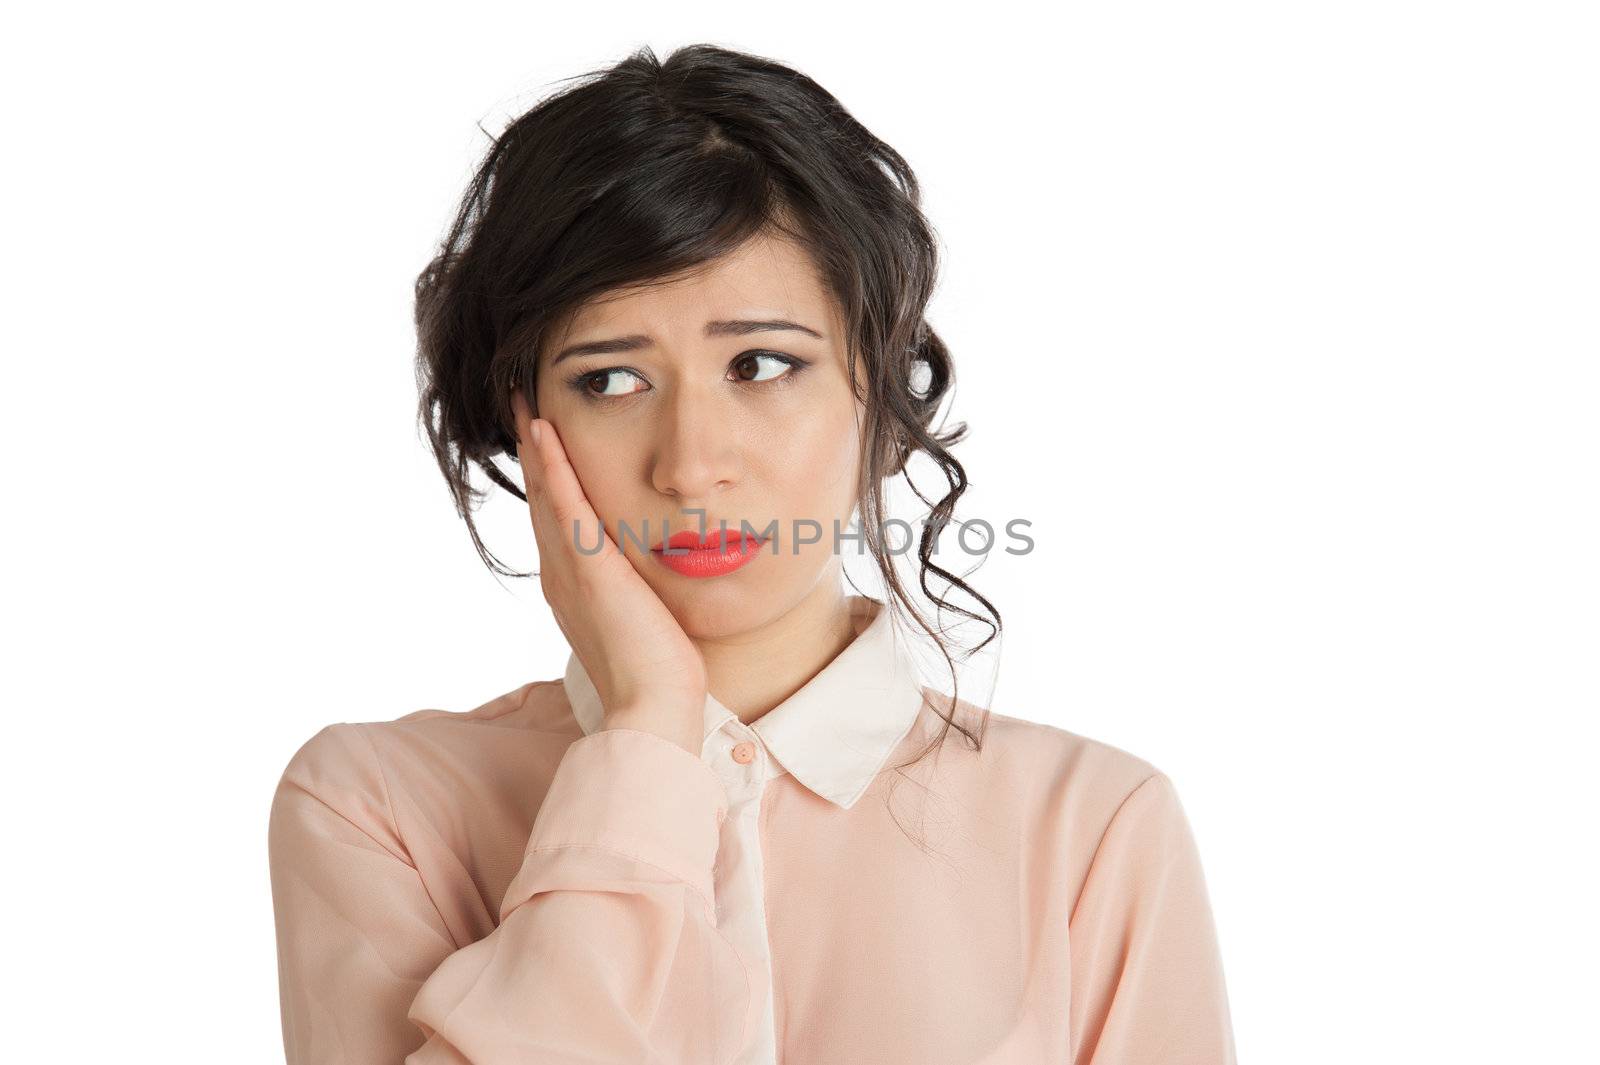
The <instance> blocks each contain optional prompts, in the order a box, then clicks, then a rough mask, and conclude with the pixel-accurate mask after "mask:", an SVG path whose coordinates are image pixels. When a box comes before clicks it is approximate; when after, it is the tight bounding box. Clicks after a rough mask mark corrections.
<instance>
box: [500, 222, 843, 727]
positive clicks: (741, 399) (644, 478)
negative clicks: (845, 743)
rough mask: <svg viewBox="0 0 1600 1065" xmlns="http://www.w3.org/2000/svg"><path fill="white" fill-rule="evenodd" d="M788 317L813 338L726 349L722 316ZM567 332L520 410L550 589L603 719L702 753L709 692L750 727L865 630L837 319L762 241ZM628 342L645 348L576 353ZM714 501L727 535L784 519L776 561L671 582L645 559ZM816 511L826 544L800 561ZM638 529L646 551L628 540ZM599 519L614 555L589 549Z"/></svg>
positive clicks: (798, 267)
mask: <svg viewBox="0 0 1600 1065" xmlns="http://www.w3.org/2000/svg"><path fill="white" fill-rule="evenodd" d="M777 320H782V321H786V322H791V323H795V324H797V325H800V326H803V327H804V330H794V329H759V330H753V329H750V328H749V327H745V328H744V329H743V330H742V331H730V330H726V329H724V330H722V331H720V332H717V331H715V330H713V332H716V333H717V335H710V336H708V335H707V332H708V330H707V323H710V322H727V321H758V322H773V321H777ZM805 330H809V331H810V332H807V331H805ZM555 332H556V335H555V337H554V338H552V339H551V340H549V341H548V342H547V343H546V345H545V350H543V351H541V352H540V355H539V363H538V370H537V378H536V382H537V383H536V390H537V396H538V402H539V408H540V409H539V417H537V418H535V417H534V414H533V411H532V410H531V408H530V407H529V406H528V403H527V401H526V399H525V397H523V396H522V395H521V394H520V393H517V394H514V395H513V399H512V404H513V408H514V411H515V416H516V427H517V439H518V448H517V451H518V456H519V458H520V461H521V465H522V471H523V480H524V484H525V485H526V489H527V495H528V507H529V516H530V519H531V522H532V524H533V529H534V535H535V538H536V539H537V541H538V546H539V559H540V564H539V580H540V585H541V589H542V591H543V593H544V597H545V600H546V602H547V603H548V604H549V605H550V608H551V611H552V612H553V613H554V615H555V617H556V621H557V624H558V625H559V626H560V627H561V630H562V633H563V635H564V636H565V637H566V638H567V641H568V643H569V644H571V646H572V649H573V651H574V653H576V654H577V656H578V659H579V660H580V661H581V662H582V663H583V666H584V669H585V670H586V671H587V672H588V674H589V676H590V678H591V679H592V680H593V681H594V684H595V688H596V691H597V692H598V694H599V696H600V701H601V705H602V706H603V707H604V708H605V727H606V728H633V729H639V730H641V731H646V732H652V733H655V734H657V735H660V736H663V737H665V738H667V739H669V740H671V741H673V742H674V743H677V744H679V745H680V746H682V747H683V748H684V749H686V750H688V751H689V752H691V753H693V754H695V755H699V754H700V752H701V742H702V739H703V736H702V729H703V716H702V715H703V712H704V705H705V696H706V693H707V692H710V693H712V694H714V695H715V696H716V698H717V699H718V701H720V702H721V703H722V704H723V705H725V706H727V707H728V708H729V709H730V710H732V711H733V712H734V713H736V714H738V716H739V718H740V720H741V721H744V722H745V723H747V724H748V723H750V722H753V721H755V720H756V719H757V718H759V717H761V716H762V715H763V714H765V713H766V712H767V711H768V710H770V709H772V707H774V706H776V705H777V704H778V703H780V702H782V701H783V700H784V699H786V698H787V697H788V696H790V695H791V694H793V693H794V692H795V691H796V690H798V689H799V688H800V687H801V686H802V685H803V684H804V683H805V682H806V681H807V680H809V679H810V678H811V677H813V676H815V675H816V673H817V672H818V671H820V670H821V669H822V667H823V666H825V665H827V663H828V662H830V661H831V660H832V659H833V658H834V657H835V656H836V655H837V654H838V653H839V652H840V651H842V650H843V649H844V648H845V647H846V646H847V645H848V644H849V643H850V641H851V640H852V639H854V637H855V635H856V632H855V627H854V625H853V623H852V620H851V615H850V611H849V600H848V598H847V597H846V596H845V594H844V592H843V590H842V589H841V587H840V565H841V559H840V558H839V556H838V555H837V554H835V553H834V551H833V546H832V529H833V522H834V521H835V520H837V521H838V522H839V524H840V526H841V527H845V526H847V524H848V521H849V519H850V516H851V514H852V512H853V510H854V507H855V502H856V493H857V489H858V486H859V472H858V471H859V463H860V456H861V446H862V440H861V420H862V416H863V414H864V410H863V407H862V405H861V403H860V401H859V400H858V399H857V397H856V396H855V394H854V393H853V391H852V389H851V386H850V380H849V378H848V376H847V367H846V359H845V350H846V347H845V343H846V342H845V337H844V328H843V323H842V321H841V320H840V316H839V313H838V310H837V305H836V304H835V302H834V300H833V298H832V296H831V294H830V293H829V292H828V290H827V288H826V286H825V285H824V283H823V281H822V279H821V278H820V276H819V275H818V274H817V272H816V269H815V267H814V265H813V264H812V262H811V260H810V258H809V256H807V255H806V254H805V252H804V251H803V249H801V248H800V247H798V246H797V245H795V244H793V243H792V242H790V241H788V240H786V239H784V238H782V237H781V236H777V235H763V236H760V237H757V238H755V239H753V240H751V241H749V242H748V243H746V244H745V245H744V246H743V247H741V248H739V249H737V250H736V251H734V252H732V253H730V254H728V255H727V256H725V257H723V258H722V259H719V260H717V261H716V262H714V263H712V264H710V265H709V266H707V267H706V268H705V269H703V270H701V271H697V272H696V273H694V274H692V275H688V276H685V277H682V278H679V279H675V280H672V281H671V282H670V283H668V284H665V285H659V286H650V287H643V288H639V289H633V290H628V291H625V292H620V293H617V294H615V295H614V296H612V297H609V298H607V299H605V300H603V301H593V302H591V303H590V304H587V305H585V306H584V307H582V308H580V309H579V311H578V312H577V313H575V314H574V315H572V316H570V318H569V319H568V320H567V321H566V322H565V323H563V325H562V327H561V328H559V329H557V330H556V331H555ZM813 332H814V333H816V334H819V336H814V335H811V333H813ZM618 338H632V341H631V342H630V345H629V346H628V349H627V350H617V349H616V348H613V350H611V351H609V352H606V353H598V352H591V353H580V354H573V355H568V356H567V357H565V358H561V357H559V356H560V355H561V353H563V352H565V351H566V350H567V349H568V348H569V347H571V346H574V345H578V344H588V343H591V342H596V341H611V340H617V339H618ZM785 357H787V358H792V359H797V360H803V361H804V362H805V363H806V364H807V365H806V366H804V368H797V367H795V366H793V365H791V364H789V363H788V362H787V361H786V358H785ZM859 370H860V368H859V367H858V373H859ZM580 377H581V378H582V380H575V379H578V378H580ZM536 426H537V427H538V429H539V434H538V435H539V439H538V441H537V442H535V440H534V438H533V431H534V428H535V427H536ZM696 508H698V509H701V510H704V511H705V521H706V525H705V528H706V529H707V530H708V531H710V530H715V529H716V528H717V526H718V523H719V521H720V520H723V519H725V520H726V522H727V526H728V528H729V529H730V530H732V531H737V530H738V529H739V527H740V526H739V523H740V521H741V520H743V521H747V522H748V523H749V524H750V526H752V527H753V528H754V529H756V530H764V529H766V528H767V526H768V525H769V523H770V522H771V521H773V520H774V519H776V520H777V521H778V528H779V530H780V532H779V537H780V539H779V550H778V552H777V553H776V554H774V553H773V552H772V550H771V548H770V547H764V548H763V549H762V550H761V552H760V553H759V555H758V556H757V557H755V558H754V559H753V560H751V561H750V562H748V563H746V564H745V565H744V566H742V567H740V568H739V569H737V570H735V571H733V572H732V573H727V574H723V575H721V576H717V577H710V578H694V577H688V576H684V575H682V574H679V573H676V572H674V571H672V570H670V569H669V568H667V567H666V566H664V565H662V564H661V562H660V561H659V560H658V559H657V558H655V557H652V556H651V554H650V552H649V550H648V548H649V546H650V545H652V544H654V543H656V542H658V541H660V540H661V539H662V538H663V536H664V535H665V534H666V533H667V532H677V531H680V530H684V529H688V530H693V531H696V532H698V531H700V530H701V525H700V519H699V518H698V517H697V516H696V515H695V514H693V513H687V512H689V511H693V510H694V509H696ZM664 519H665V520H666V521H667V523H668V524H667V528H666V529H663V520H664ZM799 519H811V520H813V521H815V522H817V523H818V524H819V525H820V526H821V528H822V536H821V541H820V542H818V543H814V544H809V545H800V546H799V547H798V553H796V546H795V543H794V536H793V534H794V529H795V522H796V521H797V520H799ZM574 521H576V522H577V523H578V527H579V530H580V531H579V533H578V534H577V535H578V537H580V539H576V540H575V538H574V532H573V522H574ZM623 521H625V522H627V524H628V527H629V528H630V529H631V530H632V531H633V532H634V533H635V534H637V535H639V536H640V537H641V538H643V539H644V540H645V546H644V547H643V548H641V547H640V546H639V544H638V543H637V542H635V541H633V540H630V539H627V538H622V537H621V536H620V532H619V531H618V523H619V522H623ZM647 521H648V526H647V525H646V522H647ZM601 523H603V524H604V526H605V529H606V535H605V537H604V540H603V542H602V545H601V550H600V551H599V553H597V554H584V553H583V552H581V551H579V550H578V546H577V545H578V543H580V542H581V543H582V544H584V545H585V546H586V547H588V548H591V549H592V547H593V545H594V544H595V542H596V532H597V527H598V526H599V525H600V524H601ZM646 531H647V532H648V536H644V535H643V534H644V533H645V532H646ZM807 531H808V535H815V530H814V529H808V530H807ZM844 549H846V550H854V548H853V547H848V546H847V547H846V548H844Z"/></svg>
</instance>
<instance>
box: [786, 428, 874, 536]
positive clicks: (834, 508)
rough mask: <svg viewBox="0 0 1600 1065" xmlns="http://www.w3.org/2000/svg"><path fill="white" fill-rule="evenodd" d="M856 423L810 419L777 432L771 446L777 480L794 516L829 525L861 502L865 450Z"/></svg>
mask: <svg viewBox="0 0 1600 1065" xmlns="http://www.w3.org/2000/svg"><path fill="white" fill-rule="evenodd" d="M858 432H859V431H858V429H857V428H856V423H855V422H854V421H853V420H852V419H851V418H850V417H849V414H848V412H846V413H845V415H844V416H842V417H828V418H819V417H814V418H807V419H803V420H800V421H799V422H797V423H794V424H792V425H791V428H790V429H789V431H787V432H784V433H782V434H776V441H777V442H775V445H774V446H773V447H772V448H769V449H766V450H765V451H764V455H765V456H766V462H767V464H768V470H769V479H770V481H771V483H773V484H774V485H777V486H779V488H780V490H781V492H782V494H783V497H784V499H785V500H786V502H787V504H788V506H789V507H790V508H791V509H792V510H793V513H792V514H791V517H809V518H814V519H816V520H819V521H822V522H823V523H824V525H826V524H827V520H828V519H831V518H833V517H841V518H842V517H844V516H846V515H848V513H849V510H850V507H851V506H852V505H853V504H854V502H855V495H856V482H857V479H858V476H859V466H860V457H861V450H860V446H859V443H858Z"/></svg>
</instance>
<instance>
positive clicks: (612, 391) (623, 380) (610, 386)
mask: <svg viewBox="0 0 1600 1065" xmlns="http://www.w3.org/2000/svg"><path fill="white" fill-rule="evenodd" d="M629 378H632V381H633V383H634V384H635V385H643V384H644V379H643V378H641V377H640V376H639V375H638V374H636V373H634V372H633V371H632V370H624V369H622V368H621V367H617V368H615V369H610V370H595V371H594V372H593V373H586V374H581V375H580V376H579V377H578V379H577V380H576V381H575V382H574V384H575V385H576V387H577V388H578V389H579V390H580V391H581V392H583V393H584V394H585V395H589V396H630V395H632V394H633V393H635V392H640V391H643V389H641V388H637V387H635V388H630V387H628V384H629V381H628V379H629Z"/></svg>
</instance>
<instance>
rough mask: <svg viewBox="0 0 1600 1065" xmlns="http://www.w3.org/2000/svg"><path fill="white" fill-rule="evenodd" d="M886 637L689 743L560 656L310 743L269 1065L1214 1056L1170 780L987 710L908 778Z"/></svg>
mask: <svg viewBox="0 0 1600 1065" xmlns="http://www.w3.org/2000/svg"><path fill="white" fill-rule="evenodd" d="M868 602H870V601H868ZM888 618H889V614H888V612H887V611H884V610H882V609H879V610H878V611H877V613H876V615H875V616H874V617H873V618H872V620H871V622H870V623H869V624H866V626H865V628H864V630H863V631H861V632H860V634H859V635H858V636H857V637H856V639H855V641H854V642H853V643H851V644H850V645H849V646H848V647H847V648H846V649H845V651H844V652H843V653H842V654H840V655H839V656H838V657H837V658H835V659H834V660H833V661H832V662H831V663H829V664H828V666H827V667H825V668H824V669H823V670H822V672H820V673H819V674H817V676H815V677H814V678H812V679H811V680H810V681H809V682H808V683H807V684H806V685H805V686H804V687H802V688H801V689H800V690H799V691H797V692H796V693H795V694H794V695H792V696H790V697H789V698H788V699H787V700H785V701H784V702H783V703H781V704H780V705H778V706H777V707H776V708H774V709H773V710H771V711H769V712H768V713H767V714H765V715H763V716H762V717H760V718H758V719H757V720H756V721H755V722H754V723H753V724H751V725H745V724H743V723H741V722H740V721H739V719H738V717H737V716H735V715H734V714H733V713H732V712H731V711H730V710H728V709H727V708H726V707H724V706H723V705H722V704H721V703H719V702H718V701H717V700H716V699H715V698H712V697H708V698H707V700H706V740H705V745H704V748H703V752H702V756H701V757H698V758H697V757H695V756H694V755H692V754H690V753H689V752H688V751H686V750H684V749H683V748H682V747H679V746H677V745H676V744H674V743H672V742H670V741H668V740H666V739H663V738H661V737H658V736H655V735H653V734H651V733H647V732H640V731H636V730H632V729H601V728H600V727H599V726H600V723H601V708H600V703H599V700H598V698H597V697H596V695H595V689H594V686H593V685H592V684H591V683H590V682H589V678H588V677H587V676H586V675H585V673H584V671H583V668H582V666H581V665H580V664H579V663H578V661H577V658H576V657H575V656H570V657H569V660H568V665H567V671H566V675H565V676H564V677H563V678H562V679H561V680H549V681H538V682H534V683H530V684H526V685H524V686H523V687H521V688H518V689H517V690H515V691H512V692H508V693H506V694H504V695H501V696H499V697H498V698H496V699H493V700H491V701H489V702H487V703H485V704H484V705H482V706H479V707H477V708H476V709H474V710H470V711H466V712H459V713H458V712H449V711H444V710H418V711H416V712H414V713H410V714H407V715H405V716H403V717H400V718H397V719H395V720H392V721H373V722H361V723H339V724H331V725H328V726H327V727H325V728H323V729H322V730H321V731H320V732H318V733H316V734H315V735H314V736H312V737H311V738H310V739H309V740H307V741H306V742H305V743H304V744H303V745H302V746H301V747H300V748H299V750H297V751H296V752H295V754H294V756H293V757H292V758H291V759H290V761H289V763H288V765H287V767H286V768H285V770H284V772H283V776H282V779H281V781H280V782H279V784H278V788H277V791H276V794H275V795H274V797H273V801H272V808H271V815H270V822H269V830H268V852H269V858H270V868H271V880H272V896H273V906H274V910H275V915H276V920H277V947H278V976H279V987H280V993H281V998H280V1003H281V1009H282V1017H283V1038H284V1047H285V1051H286V1054H287V1060H288V1063H289V1065H335V1063H341V1065H357V1063H362V1065H379V1063H384V1065H399V1063H401V1062H405V1063H410V1065H424V1063H426V1065H435V1063H444V1062H452V1063H457V1065H460V1063H473V1065H511V1063H517V1065H530V1063H572V1065H577V1063H580V1062H581V1063H586V1065H593V1063H599V1062H619V1063H620V1062H627V1063H630V1065H636V1063H643V1062H660V1063H674V1065H679V1063H682V1065H688V1063H694V1065H721V1063H737V1065H755V1063H775V1062H786V1063H790V1065H810V1063H818V1065H823V1063H825V1065H847V1063H858V1062H859V1063H872V1065H944V1063H951V1065H954V1063H988V1065H1001V1063H1017V1065H1031V1063H1035V1062H1038V1063H1069V1062H1070V1063H1073V1065H1091V1063H1092V1065H1225V1063H1227V1065H1231V1063H1232V1062H1234V1046H1233V1035H1232V1029H1231V1024H1230V1020H1229V1011H1228V1003H1227V997H1226V992H1225V988H1224V982H1223V971H1222V963H1221V958H1220V953H1219V950H1218V944H1217V938H1216V934H1215V930H1214V925H1213V919H1212V914H1211V909H1210V905H1209V902H1208V898H1207V894H1206V887H1205V882H1204V878H1203V875H1202V872H1201V864H1200V858H1199V855H1198V853H1197V851H1196V847H1195V842H1194V839H1193V836H1192V833H1191V831H1190V827H1189V824H1188V822H1187V820H1186V818H1185V814H1184V812H1183V808H1182V806H1181V805H1180V803H1179V800H1178V796H1177V794H1176V792H1175V791H1174V790H1173V785H1172V782H1171V781H1170V780H1169V779H1168V778H1167V777H1166V776H1165V775H1164V774H1163V773H1162V772H1160V771H1159V770H1157V769H1156V768H1155V767H1153V766H1152V765H1151V764H1150V763H1148V762H1146V761H1143V760H1142V759H1139V758H1137V757H1135V756H1134V755H1132V754H1129V753H1127V752H1125V751H1123V750H1120V749H1118V748H1116V747H1112V746H1109V745H1107V744H1104V743H1100V742H1097V741H1095V740H1091V739H1087V738H1084V737H1082V736H1078V735H1076V734H1074V733H1071V732H1067V731H1064V730H1062V729H1059V728H1055V727H1053V726H1049V725H1043V724H1039V723H1036V722H1032V721H1027V720H1023V719H1020V718H1015V717H1008V716H1005V715H1003V714H998V713H992V714H991V715H990V718H989V726H988V729H987V731H986V733H985V735H984V742H983V749H982V751H981V752H973V751H972V750H970V748H969V747H968V746H967V745H966V743H965V741H964V740H963V738H962V737H961V736H960V734H959V733H956V732H954V731H953V730H952V732H951V735H950V737H949V738H948V739H947V740H946V742H945V744H944V746H943V747H942V748H941V749H940V750H939V751H938V752H936V753H932V754H929V755H927V756H926V757H925V758H924V759H923V760H922V761H920V762H917V763H915V764H914V765H911V766H910V767H908V768H905V769H903V770H897V769H896V768H895V766H896V765H897V764H899V763H901V762H904V761H907V760H909V759H910V758H912V757H913V756H914V755H915V754H916V753H918V752H919V751H920V750H921V749H922V745H923V744H924V743H925V742H926V741H927V740H928V738H930V737H931V736H932V735H933V734H934V732H935V731H936V730H937V728H938V727H939V726H940V724H941V722H940V720H939V718H938V716H937V715H936V714H935V712H934V710H933V708H932V707H931V706H930V705H928V703H927V702H926V701H925V700H924V699H923V691H924V689H922V688H921V687H920V686H919V685H918V684H917V683H916V681H914V680H912V679H911V678H912V677H914V676H915V675H916V674H915V671H914V670H913V668H912V667H911V664H910V661H909V656H908V655H907V653H906V652H905V650H904V648H903V647H902V646H901V645H900V643H899V641H898V640H897V639H896V638H895V634H894V630H893V629H892V627H891V625H890V624H889V623H888ZM970 709H971V708H967V707H963V710H964V711H967V710H970ZM962 721H963V724H965V725H967V726H968V727H971V728H975V727H976V726H977V724H978V716H977V714H976V712H975V711H973V712H972V716H971V717H967V718H963V719H962Z"/></svg>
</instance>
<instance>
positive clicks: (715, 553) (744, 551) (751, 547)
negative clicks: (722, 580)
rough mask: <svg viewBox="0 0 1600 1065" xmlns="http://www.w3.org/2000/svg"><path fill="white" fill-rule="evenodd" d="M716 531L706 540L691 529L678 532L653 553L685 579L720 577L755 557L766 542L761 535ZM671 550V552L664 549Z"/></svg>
mask: <svg viewBox="0 0 1600 1065" xmlns="http://www.w3.org/2000/svg"><path fill="white" fill-rule="evenodd" d="M723 531H724V530H722V529H720V528H718V529H712V530H711V531H709V532H707V533H706V535H705V536H704V537H701V536H700V534H699V533H696V532H694V531H693V530H690V529H685V530H684V531H682V532H675V533H673V534H672V535H671V536H669V537H668V538H667V539H666V540H665V541H664V542H663V543H658V544H656V545H655V546H654V547H652V548H651V549H650V554H651V555H653V556H654V557H655V559H656V560H657V561H658V562H660V563H661V564H662V565H664V566H666V567H667V568H668V569H670V570H672V571H673V572H674V573H680V574H682V575H683V576H685V577H720V576H722V575H723V574H724V573H732V572H733V571H734V570H736V569H738V568H739V567H740V566H742V565H744V564H745V563H746V562H749V561H750V560H751V559H753V558H755V557H756V555H757V553H758V552H760V550H761V545H762V544H764V543H766V541H765V540H763V539H762V538H761V537H759V536H753V535H746V534H744V533H742V532H740V531H738V530H737V529H728V530H726V531H727V536H726V537H724V536H723ZM669 546H670V547H671V548H672V551H671V553H668V552H667V551H666V550H664V549H665V548H666V547H669Z"/></svg>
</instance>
